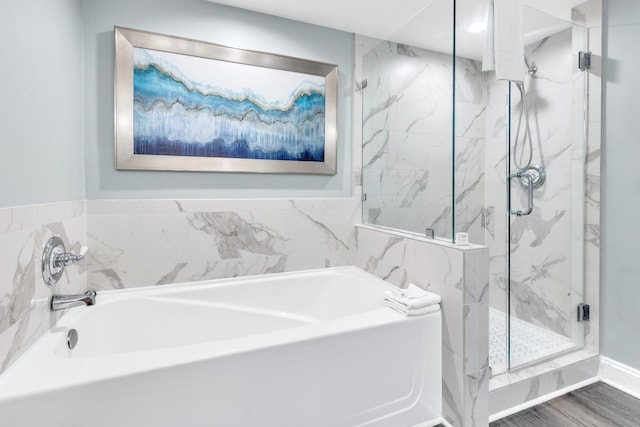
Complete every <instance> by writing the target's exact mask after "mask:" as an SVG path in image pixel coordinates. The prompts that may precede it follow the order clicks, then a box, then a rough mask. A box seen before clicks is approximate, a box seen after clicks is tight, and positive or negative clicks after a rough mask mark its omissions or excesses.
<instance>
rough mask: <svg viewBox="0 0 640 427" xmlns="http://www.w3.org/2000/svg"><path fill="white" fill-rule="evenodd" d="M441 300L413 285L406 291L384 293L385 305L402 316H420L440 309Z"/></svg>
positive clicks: (437, 296)
mask: <svg viewBox="0 0 640 427" xmlns="http://www.w3.org/2000/svg"><path fill="white" fill-rule="evenodd" d="M440 301H441V298H440V296H439V295H436V294H434V293H432V292H428V291H425V290H423V289H420V288H419V287H417V286H416V285H414V284H413V283H411V284H409V286H408V287H407V289H400V290H398V291H389V292H387V293H386V296H385V299H384V302H385V304H386V305H387V306H388V307H390V308H392V309H394V310H395V311H397V312H398V313H400V314H402V315H404V316H421V315H423V314H428V313H433V312H435V311H438V310H439V309H440V306H439V304H440Z"/></svg>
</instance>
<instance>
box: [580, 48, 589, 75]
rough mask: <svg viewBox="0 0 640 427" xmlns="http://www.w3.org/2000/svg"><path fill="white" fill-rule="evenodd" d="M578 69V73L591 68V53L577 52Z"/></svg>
mask: <svg viewBox="0 0 640 427" xmlns="http://www.w3.org/2000/svg"><path fill="white" fill-rule="evenodd" d="M578 68H579V69H580V71H587V70H588V69H589V68H591V52H584V51H580V52H578Z"/></svg>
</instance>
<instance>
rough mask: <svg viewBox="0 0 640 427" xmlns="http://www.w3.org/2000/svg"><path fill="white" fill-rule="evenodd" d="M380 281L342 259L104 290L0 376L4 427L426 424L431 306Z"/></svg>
mask: <svg viewBox="0 0 640 427" xmlns="http://www.w3.org/2000/svg"><path fill="white" fill-rule="evenodd" d="M389 288H390V285H388V284H387V283H385V282H384V281H382V280H379V279H377V278H375V277H374V276H371V275H369V274H367V273H365V272H363V271H362V270H359V269H357V268H354V267H346V268H336V269H323V270H315V271H308V272H300V273H285V274H274V275H268V276H259V277H252V278H243V279H231V280H217V281H208V282H199V283H188V284H180V285H171V286H163V287H154V288H139V289H131V290H124V291H111V292H101V293H99V294H98V296H97V304H96V305H95V306H93V307H80V308H73V309H71V310H69V311H68V313H66V314H65V315H64V316H63V317H62V319H61V320H60V321H59V322H58V324H57V325H56V326H55V327H54V328H52V329H51V330H50V331H49V332H48V333H47V334H46V335H45V336H44V337H43V338H42V339H41V340H39V341H38V342H37V343H36V344H35V345H34V346H33V347H32V348H31V349H29V351H28V352H27V353H25V355H24V356H23V357H21V358H20V359H19V360H18V361H17V362H16V363H15V364H14V365H13V366H11V367H10V368H9V369H8V370H7V371H6V372H5V373H4V374H3V375H2V376H0V426H7V427H20V426H29V427H35V426H38V425H46V426H51V427H57V426H60V427H63V426H64V427H74V426H78V427H101V426H104V427H127V426H132V427H133V426H135V427H164V426H167V427H182V426H184V427H198V426H220V427H234V426H241V427H248V426H259V427H265V426H273V427H307V426H308V427H316V426H317V427H341V426H345V427H347V426H349V427H351V426H372V427H373V426H376V427H382V426H388V427H404V426H407V427H409V426H414V425H432V424H435V420H436V419H437V418H438V417H439V416H440V408H441V367H440V366H441V338H440V337H441V319H440V312H439V311H436V312H434V313H431V314H428V315H426V316H421V317H416V318H405V317H402V316H400V315H399V314H397V313H396V312H394V311H393V310H391V309H389V308H387V307H385V306H384V304H383V298H384V291H385V290H387V289H389ZM70 328H75V329H76V330H77V331H78V334H79V341H78V345H77V347H76V348H75V349H73V350H69V349H68V348H67V345H66V337H67V332H68V330H69V329H70Z"/></svg>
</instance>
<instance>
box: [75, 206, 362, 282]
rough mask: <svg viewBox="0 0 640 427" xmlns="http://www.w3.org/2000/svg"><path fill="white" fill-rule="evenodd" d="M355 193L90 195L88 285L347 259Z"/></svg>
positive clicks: (206, 276) (205, 276)
mask: <svg viewBox="0 0 640 427" xmlns="http://www.w3.org/2000/svg"><path fill="white" fill-rule="evenodd" d="M359 216H360V199H359V197H358V196H357V195H356V197H354V198H348V199H347V198H344V199H291V200H287V199H255V200H253V199H238V200H90V201H87V227H88V246H89V248H90V249H91V250H90V251H89V257H88V263H89V264H88V278H87V281H88V285H89V287H90V288H91V289H96V290H105V289H123V288H132V287H139V286H150V285H162V284H169V283H181V282H189V281H199V280H209V279H221V278H229V277H238V276H248V275H256V274H265V273H279V272H284V271H296V270H305V269H312V268H324V267H334V266H344V265H352V264H353V258H354V253H355V252H354V248H355V238H354V228H353V224H355V223H356V222H358V221H359Z"/></svg>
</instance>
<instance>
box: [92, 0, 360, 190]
mask: <svg viewBox="0 0 640 427" xmlns="http://www.w3.org/2000/svg"><path fill="white" fill-rule="evenodd" d="M84 9H85V21H84V22H85V56H86V61H85V103H86V104H85V106H86V113H85V114H86V121H85V127H86V128H85V130H86V132H85V138H86V168H87V175H86V180H87V198H89V199H114V198H122V199H127V198H253V197H283V198H295V197H348V196H350V195H351V191H352V185H351V182H352V175H353V172H352V169H353V166H352V163H353V159H352V154H353V153H352V152H353V144H352V140H351V121H352V119H351V116H352V96H351V92H352V88H351V85H352V82H353V68H354V43H353V35H352V34H348V33H344V32H340V31H335V30H330V29H327V28H323V27H317V26H312V25H308V24H303V23H300V22H295V21H290V20H286V19H281V18H276V17H272V16H267V15H262V14H257V13H252V12H247V11H244V10H241V9H236V8H231V7H227V6H222V5H218V4H214V3H209V2H206V1H203V0H136V1H131V0H110V1H103V0H86V1H85V2H84ZM114 25H118V26H124V27H130V28H134V29H139V30H145V31H153V32H159V33H164V34H169V35H177V36H181V37H187V38H194V39H198V40H205V41H210V42H214V43H217V44H222V45H227V46H232V47H238V48H243V49H252V50H259V51H265V52H272V53H278V54H284V55H289V56H295V57H301V58H306V59H312V60H316V61H322V62H328V63H332V64H337V65H338V67H339V73H340V74H339V93H338V97H339V101H338V102H339V104H338V108H339V116H338V130H339V132H338V173H337V175H336V176H312V175H301V176H292V175H255V174H229V173H227V174H223V173H195V172H146V171H144V172H142V171H116V170H115V169H114V166H113V164H114V155H113V55H114V52H113V26H114Z"/></svg>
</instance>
